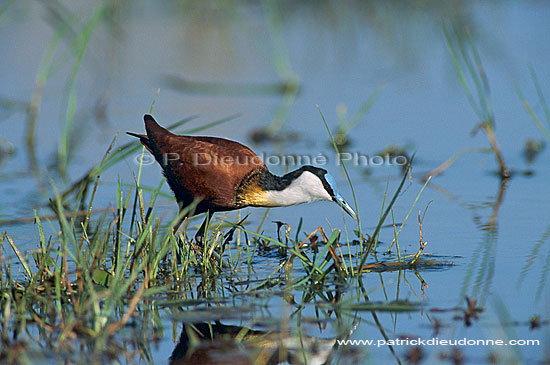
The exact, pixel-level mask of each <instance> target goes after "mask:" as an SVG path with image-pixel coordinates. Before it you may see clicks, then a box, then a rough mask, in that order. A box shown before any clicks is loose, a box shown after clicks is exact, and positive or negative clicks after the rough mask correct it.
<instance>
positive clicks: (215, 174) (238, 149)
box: [140, 115, 265, 213]
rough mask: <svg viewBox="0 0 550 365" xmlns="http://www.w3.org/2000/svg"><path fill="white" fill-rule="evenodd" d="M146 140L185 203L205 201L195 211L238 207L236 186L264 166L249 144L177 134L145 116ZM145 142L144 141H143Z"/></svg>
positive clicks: (170, 182) (175, 190)
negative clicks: (198, 200) (195, 199)
mask: <svg viewBox="0 0 550 365" xmlns="http://www.w3.org/2000/svg"><path fill="white" fill-rule="evenodd" d="M145 127H146V130H147V137H148V138H147V141H143V136H140V140H141V141H142V143H143V144H144V145H146V146H147V147H150V149H151V151H152V153H153V154H154V156H155V158H156V160H157V162H158V163H159V164H160V165H161V166H162V168H163V171H164V174H165V176H166V179H167V181H168V183H169V185H170V187H171V188H172V190H173V191H174V194H175V195H176V199H177V200H178V201H179V202H181V203H182V204H183V205H184V206H185V205H188V204H190V203H191V202H192V201H193V199H194V198H197V197H200V198H202V199H204V201H203V202H202V203H201V204H199V207H197V210H196V213H201V212H203V211H206V210H207V209H210V210H211V211H218V210H231V209H236V208H239V207H240V206H238V205H237V203H236V201H235V193H236V187H237V186H238V185H239V184H240V183H241V181H242V180H243V178H244V177H245V176H247V175H248V174H249V173H250V172H251V171H253V170H255V169H258V168H265V165H264V164H263V162H262V161H261V160H260V158H259V157H258V156H257V155H256V154H255V153H254V152H253V151H252V150H251V149H250V148H248V147H246V146H244V145H242V144H240V143H238V142H235V141H231V140H228V139H224V138H217V137H202V136H178V135H175V134H173V133H171V132H169V131H168V130H166V129H164V128H162V127H161V126H159V125H158V124H157V123H156V122H155V120H154V119H153V118H152V117H151V116H148V115H146V116H145ZM144 142H145V143H144Z"/></svg>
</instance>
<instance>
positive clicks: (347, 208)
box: [334, 195, 357, 220]
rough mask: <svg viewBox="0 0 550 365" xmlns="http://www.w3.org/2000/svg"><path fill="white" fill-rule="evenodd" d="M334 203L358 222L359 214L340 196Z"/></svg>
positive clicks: (336, 197) (335, 198)
mask: <svg viewBox="0 0 550 365" xmlns="http://www.w3.org/2000/svg"><path fill="white" fill-rule="evenodd" d="M334 201H335V202H336V203H337V204H338V205H339V206H341V207H342V209H344V211H345V212H346V213H348V214H349V215H350V217H352V218H353V219H355V220H357V214H355V212H354V211H353V209H352V208H351V207H350V205H349V204H348V203H346V201H345V200H344V199H343V198H342V197H341V196H339V195H337V196H335V197H334Z"/></svg>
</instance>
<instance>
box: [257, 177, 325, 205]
mask: <svg viewBox="0 0 550 365" xmlns="http://www.w3.org/2000/svg"><path fill="white" fill-rule="evenodd" d="M264 194H265V195H264V198H265V199H266V201H267V202H268V204H269V205H268V206H272V207H284V206H288V205H296V204H302V203H311V202H314V201H318V200H332V198H331V196H330V195H329V193H328V192H327V191H326V190H325V187H324V186H323V183H322V182H321V180H320V179H319V177H317V175H315V174H312V173H311V172H309V171H304V172H302V174H301V175H300V177H298V178H297V179H296V180H294V181H293V182H292V183H291V184H290V185H289V186H287V187H286V188H285V189H283V190H280V191H279V190H268V191H266V192H265V193H264Z"/></svg>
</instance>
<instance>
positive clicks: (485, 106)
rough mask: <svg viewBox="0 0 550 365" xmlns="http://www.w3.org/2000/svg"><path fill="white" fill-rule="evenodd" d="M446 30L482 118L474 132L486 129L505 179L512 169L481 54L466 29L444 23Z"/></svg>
mask: <svg viewBox="0 0 550 365" xmlns="http://www.w3.org/2000/svg"><path fill="white" fill-rule="evenodd" d="M443 34H444V35H445V39H446V40H447V46H448V47H449V51H450V52H451V56H452V59H453V64H454V67H455V71H456V74H457V76H458V79H459V81H460V84H461V85H462V87H463V89H464V92H465V93H466V97H467V98H468V101H469V102H470V105H471V106H472V108H473V110H474V112H475V113H476V114H477V116H478V118H479V119H480V123H479V124H478V125H477V126H476V127H475V128H474V130H473V131H472V134H475V133H477V131H478V130H482V131H483V132H484V133H485V135H486V136H487V139H488V141H489V144H490V146H491V150H492V152H493V153H494V155H495V158H496V160H497V163H498V166H499V175H500V177H501V178H502V179H506V178H509V177H510V170H509V169H508V167H507V166H506V163H505V161H504V157H503V155H502V152H501V150H500V147H499V145H498V142H497V139H496V135H495V117H494V113H493V107H492V102H491V91H490V87H489V80H488V78H487V74H486V72H485V69H484V68H483V64H482V62H481V57H480V55H479V53H478V51H477V49H476V48H475V46H474V44H473V42H472V39H471V37H470V34H469V33H468V31H467V30H464V31H462V32H461V31H459V30H458V29H457V28H453V29H452V31H451V32H450V31H449V30H447V28H445V27H444V28H443ZM456 158H458V156H457V157H456ZM456 158H455V159H456ZM452 162H453V161H451V160H449V161H448V162H447V163H446V166H445V168H446V167H448V166H450V164H452ZM441 171H443V165H442V166H440V167H439V168H438V169H436V170H434V171H433V174H431V176H435V173H440V172H441Z"/></svg>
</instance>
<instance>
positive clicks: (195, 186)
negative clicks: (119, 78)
mask: <svg viewBox="0 0 550 365" xmlns="http://www.w3.org/2000/svg"><path fill="white" fill-rule="evenodd" d="M144 120H145V130H146V131H147V134H146V135H145V134H135V133H130V132H127V133H128V134H129V135H131V136H134V137H138V138H139V140H140V142H141V143H142V144H143V145H144V146H145V147H146V148H147V149H148V150H149V152H151V153H152V154H153V155H154V156H155V159H156V161H157V162H158V163H159V164H160V166H161V167H162V170H163V172H164V175H165V176H166V180H167V181H168V185H170V188H171V189H172V191H173V192H174V195H175V196H176V200H177V201H178V205H179V207H180V210H181V209H183V208H184V207H186V206H188V205H189V204H191V203H192V202H193V201H194V199H196V198H200V199H201V201H200V202H199V203H198V205H197V206H196V208H195V210H194V211H193V212H192V213H191V214H189V215H195V214H200V213H205V212H206V213H207V217H206V220H205V221H204V223H203V224H202V226H201V228H200V229H199V233H197V237H200V235H201V234H202V233H203V231H204V228H205V225H206V222H207V220H208V219H209V215H210V214H212V213H215V212H219V211H228V210H234V209H240V208H244V207H249V206H252V207H282V206H289V205H295V204H302V203H310V202H314V201H319V200H329V201H333V202H335V203H337V204H338V205H340V206H341V207H342V209H343V210H344V211H345V212H346V213H348V214H349V215H350V216H351V217H352V218H354V219H357V216H356V215H355V212H354V211H353V209H352V208H351V207H350V206H349V204H348V203H346V202H345V200H344V199H343V198H342V196H341V195H340V194H339V193H338V192H337V191H336V186H335V183H334V179H333V178H332V176H331V175H330V174H329V173H328V172H327V171H326V170H324V169H321V168H318V167H313V166H303V167H301V168H299V169H297V170H295V171H292V172H289V173H288V174H286V175H283V176H276V175H274V174H272V173H271V172H269V170H268V169H267V167H266V166H265V164H264V163H263V162H262V161H261V159H260V158H259V157H258V156H257V155H256V154H255V153H254V152H252V150H251V149H250V148H248V147H246V146H244V145H242V144H240V143H238V142H235V141H231V140H228V139H225V138H217V137H203V136H180V135H175V134H173V133H171V132H170V131H168V130H166V129H165V128H163V127H161V126H160V125H158V123H157V122H156V121H155V120H154V119H153V117H152V116H150V115H148V114H146V115H145V116H144ZM180 224H181V221H180V222H179V223H178V224H177V225H176V227H175V229H177V228H178V227H179V225H180ZM201 238H202V237H201Z"/></svg>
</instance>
